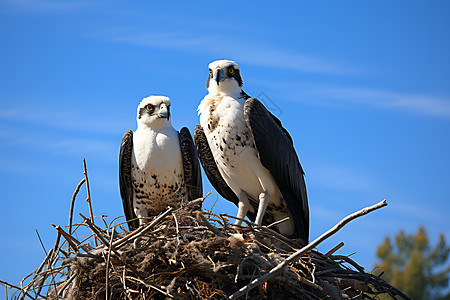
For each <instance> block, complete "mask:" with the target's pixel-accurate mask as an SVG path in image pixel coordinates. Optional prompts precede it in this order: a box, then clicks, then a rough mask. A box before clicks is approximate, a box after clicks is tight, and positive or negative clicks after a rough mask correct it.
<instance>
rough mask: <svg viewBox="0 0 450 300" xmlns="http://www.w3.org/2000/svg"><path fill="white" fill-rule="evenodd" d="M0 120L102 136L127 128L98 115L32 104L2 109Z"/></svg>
mask: <svg viewBox="0 0 450 300" xmlns="http://www.w3.org/2000/svg"><path fill="white" fill-rule="evenodd" d="M0 119H3V120H8V121H14V122H20V123H29V124H36V125H40V126H42V125H44V126H49V127H54V128H58V129H70V130H77V131H86V132H96V133H103V134H115V133H117V132H122V131H123V129H124V128H127V122H126V121H124V120H117V119H112V118H111V119H108V118H105V117H104V115H103V114H100V113H99V114H97V115H95V116H94V115H87V114H86V113H85V112H81V111H75V110H72V111H70V112H69V111H67V110H63V109H61V110H58V109H55V108H44V107H39V106H36V105H33V104H23V105H16V106H11V107H4V108H3V109H2V110H1V111H0Z"/></svg>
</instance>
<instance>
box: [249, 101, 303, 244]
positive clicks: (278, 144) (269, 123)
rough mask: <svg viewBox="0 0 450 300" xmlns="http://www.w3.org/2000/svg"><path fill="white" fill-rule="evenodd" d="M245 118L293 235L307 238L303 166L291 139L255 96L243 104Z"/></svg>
mask: <svg viewBox="0 0 450 300" xmlns="http://www.w3.org/2000/svg"><path fill="white" fill-rule="evenodd" d="M244 118H245V121H246V123H247V126H249V128H250V131H251V132H252V134H253V138H254V140H255V145H256V148H257V150H258V153H259V156H260V159H261V163H262V164H263V166H264V167H265V168H266V169H267V170H269V171H270V173H271V174H272V176H273V178H274V179H275V181H276V182H277V185H278V187H279V189H280V191H281V193H282V194H283V198H284V200H285V201H286V203H287V206H288V208H289V211H290V213H291V216H292V218H293V219H294V220H293V222H294V224H295V229H296V233H295V236H293V237H295V238H301V239H302V240H303V241H304V242H305V243H307V242H308V240H309V208H308V198H307V195H306V184H305V179H304V172H303V169H302V166H301V165H300V162H299V160H298V157H297V153H296V152H295V149H294V145H293V142H292V138H291V136H290V135H289V133H288V132H287V130H286V129H285V128H283V126H282V125H281V122H280V120H279V119H278V118H276V117H275V116H274V115H272V114H271V113H270V112H269V111H268V110H267V109H266V108H265V107H264V105H263V104H262V103H261V102H260V101H259V100H258V99H256V98H249V99H248V100H247V101H246V102H245V105H244Z"/></svg>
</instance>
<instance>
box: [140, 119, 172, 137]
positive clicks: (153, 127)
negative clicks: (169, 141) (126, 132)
mask: <svg viewBox="0 0 450 300" xmlns="http://www.w3.org/2000/svg"><path fill="white" fill-rule="evenodd" d="M167 130H174V129H173V127H172V124H171V123H170V122H167V121H166V120H164V119H161V120H159V119H158V120H155V121H153V122H152V123H151V124H147V123H138V127H137V129H136V132H143V133H144V132H145V133H146V134H154V135H156V134H158V133H160V132H164V131H167Z"/></svg>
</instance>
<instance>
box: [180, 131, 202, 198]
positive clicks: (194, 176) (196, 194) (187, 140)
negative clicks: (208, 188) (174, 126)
mask: <svg viewBox="0 0 450 300" xmlns="http://www.w3.org/2000/svg"><path fill="white" fill-rule="evenodd" d="M178 136H179V139H180V149H181V158H182V160H183V175H184V183H185V186H186V198H187V200H188V201H192V200H195V199H197V198H201V197H203V186H202V174H201V171H200V164H199V162H198V154H197V150H196V149H195V145H194V141H193V140H192V136H191V133H190V132H189V129H187V128H186V127H183V128H181V130H180V132H179V134H178Z"/></svg>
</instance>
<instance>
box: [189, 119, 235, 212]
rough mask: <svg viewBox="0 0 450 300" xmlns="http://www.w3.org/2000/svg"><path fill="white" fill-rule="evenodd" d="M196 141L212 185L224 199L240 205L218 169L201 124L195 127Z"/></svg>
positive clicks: (201, 160)
mask: <svg viewBox="0 0 450 300" xmlns="http://www.w3.org/2000/svg"><path fill="white" fill-rule="evenodd" d="M194 140H195V145H196V146H197V151H198V156H199V158H200V162H201V164H202V167H203V170H204V171H205V174H206V177H208V180H209V182H210V183H211V185H212V186H213V187H214V189H215V190H216V191H217V192H218V193H219V194H220V195H221V196H222V197H223V198H225V199H227V200H228V201H231V202H233V203H234V204H235V205H238V203H239V199H238V197H237V196H236V194H235V193H234V192H233V191H232V190H231V189H230V187H229V186H228V185H227V183H226V182H225V180H224V179H223V177H222V175H221V174H220V172H219V169H218V168H217V165H216V162H215V161H214V157H213V155H212V152H211V149H210V148H209V144H208V140H207V139H206V135H205V133H204V132H203V128H202V126H201V125H200V123H199V124H197V126H195V130H194Z"/></svg>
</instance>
